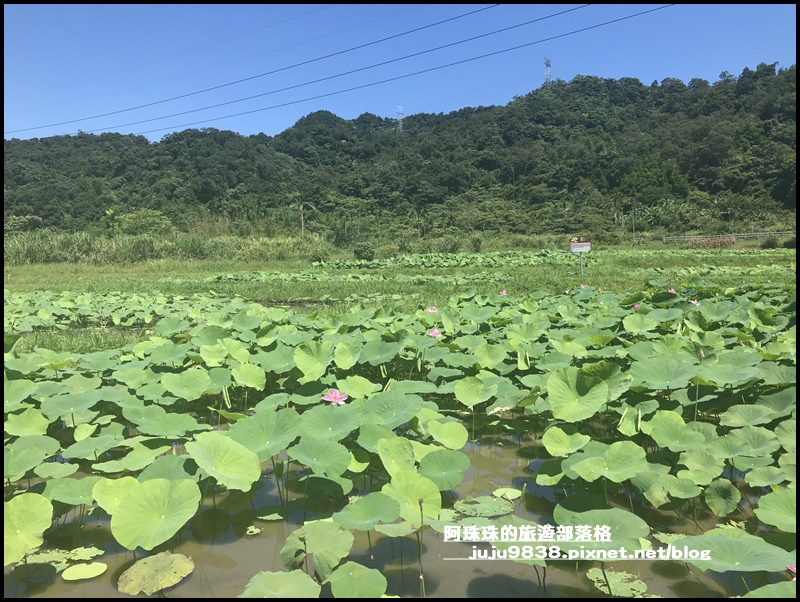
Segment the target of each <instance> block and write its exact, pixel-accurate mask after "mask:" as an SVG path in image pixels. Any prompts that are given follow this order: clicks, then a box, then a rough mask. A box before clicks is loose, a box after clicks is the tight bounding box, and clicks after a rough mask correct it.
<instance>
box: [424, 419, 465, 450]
mask: <svg viewBox="0 0 800 602" xmlns="http://www.w3.org/2000/svg"><path fill="white" fill-rule="evenodd" d="M425 427H426V428H427V429H428V432H429V433H430V435H431V437H433V440H434V441H438V442H439V443H441V444H442V445H444V446H445V447H446V448H448V449H462V448H463V447H464V445H465V444H466V443H467V439H468V438H469V432H468V431H467V429H466V428H465V427H464V425H463V424H461V423H460V422H442V421H440V420H429V421H428V422H426V423H425Z"/></svg>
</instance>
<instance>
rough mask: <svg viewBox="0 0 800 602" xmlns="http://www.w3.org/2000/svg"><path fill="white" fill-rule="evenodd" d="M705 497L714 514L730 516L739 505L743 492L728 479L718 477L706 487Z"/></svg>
mask: <svg viewBox="0 0 800 602" xmlns="http://www.w3.org/2000/svg"><path fill="white" fill-rule="evenodd" d="M705 499H706V504H708V507H709V508H711V511H712V512H713V513H714V514H716V515H717V516H728V515H729V514H730V513H731V512H733V511H734V510H736V508H737V507H738V506H739V502H740V501H741V500H742V494H741V493H740V492H739V490H738V489H736V487H735V486H734V485H733V483H731V482H730V481H729V480H728V479H717V480H715V481H713V482H712V483H711V484H710V485H709V486H708V487H706V491H705Z"/></svg>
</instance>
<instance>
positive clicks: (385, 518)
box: [332, 491, 400, 531]
mask: <svg viewBox="0 0 800 602" xmlns="http://www.w3.org/2000/svg"><path fill="white" fill-rule="evenodd" d="M399 516H400V504H399V503H398V502H397V500H395V499H392V498H391V497H389V496H388V495H386V494H383V493H381V492H380V491H373V492H372V493H370V494H367V495H366V496H364V497H361V498H357V499H356V500H355V501H351V502H350V503H349V504H347V505H346V506H345V507H344V508H343V509H342V510H341V511H339V512H336V513H334V515H333V517H332V518H333V520H334V521H335V522H336V523H338V524H339V525H341V526H342V528H344V529H349V530H353V529H357V530H359V531H369V530H370V529H373V528H374V527H375V525H377V524H378V523H392V522H394V521H395V520H397V518H398V517H399Z"/></svg>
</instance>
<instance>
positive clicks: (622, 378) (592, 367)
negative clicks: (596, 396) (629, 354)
mask: <svg viewBox="0 0 800 602" xmlns="http://www.w3.org/2000/svg"><path fill="white" fill-rule="evenodd" d="M581 370H582V371H583V372H584V373H585V374H588V375H589V376H593V377H595V378H599V379H602V380H603V382H605V383H606V384H607V385H608V401H614V400H616V399H619V398H620V396H622V394H623V393H625V392H626V391H627V390H628V389H629V388H630V386H631V376H630V374H628V373H627V372H623V371H622V369H621V368H620V367H619V366H618V365H616V364H615V363H613V362H607V361H605V362H596V363H594V364H588V365H586V366H582V367H581Z"/></svg>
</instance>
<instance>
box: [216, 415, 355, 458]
mask: <svg viewBox="0 0 800 602" xmlns="http://www.w3.org/2000/svg"><path fill="white" fill-rule="evenodd" d="M339 409H341V408H339ZM300 422H301V419H300V414H298V413H297V412H296V411H295V410H291V409H285V410H277V411H275V410H264V411H256V413H255V414H254V415H252V416H249V417H248V418H246V419H244V420H240V421H237V422H236V423H235V424H233V425H231V427H230V429H228V436H229V437H230V438H231V439H233V440H234V441H238V442H239V443H241V444H242V445H244V446H245V447H246V448H247V449H249V450H250V451H252V452H254V453H256V454H257V455H258V458H259V460H261V461H262V462H267V461H269V459H270V458H271V457H272V456H274V455H275V454H277V453H279V452H280V451H282V450H284V449H286V446H287V445H289V444H290V443H291V442H292V441H294V440H295V439H296V438H297V436H298V435H299V429H300Z"/></svg>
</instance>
